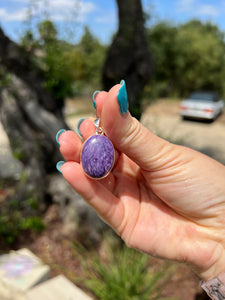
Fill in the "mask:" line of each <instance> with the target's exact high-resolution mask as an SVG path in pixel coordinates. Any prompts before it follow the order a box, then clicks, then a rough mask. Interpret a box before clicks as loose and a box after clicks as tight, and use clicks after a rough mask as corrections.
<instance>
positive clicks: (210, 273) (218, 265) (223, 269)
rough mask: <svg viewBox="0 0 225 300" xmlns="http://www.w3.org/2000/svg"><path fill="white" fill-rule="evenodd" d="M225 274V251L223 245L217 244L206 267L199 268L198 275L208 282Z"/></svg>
mask: <svg viewBox="0 0 225 300" xmlns="http://www.w3.org/2000/svg"><path fill="white" fill-rule="evenodd" d="M223 273H224V274H225V249H224V247H223V245H222V244H217V245H216V246H215V249H214V251H213V253H212V256H211V258H210V259H209V260H208V261H207V262H206V264H205V266H203V267H202V268H197V274H198V276H199V277H200V278H201V279H202V280H204V281H208V280H210V279H212V278H215V277H218V276H219V275H220V274H223ZM224 278H225V277H224Z"/></svg>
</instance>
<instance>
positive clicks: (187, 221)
mask: <svg viewBox="0 0 225 300" xmlns="http://www.w3.org/2000/svg"><path fill="white" fill-rule="evenodd" d="M122 89H124V85H123V86H122V87H121V85H116V86H114V87H113V88H112V89H111V90H110V91H109V92H108V93H107V92H100V93H98V94H97V96H96V97H95V102H96V106H97V109H96V114H97V116H98V117H99V118H100V119H101V124H102V127H103V129H104V132H105V133H106V135H107V136H108V138H109V139H110V140H111V141H112V143H113V144H114V146H115V148H116V161H115V165H114V168H113V170H112V171H111V173H110V174H109V175H108V176H107V177H106V178H104V179H101V180H93V179H90V178H88V177H87V176H86V175H85V174H84V172H83V170H82V167H81V165H80V152H81V148H82V141H81V139H80V138H79V137H78V136H77V135H76V134H75V133H74V132H72V131H65V132H63V133H61V134H60V135H59V136H58V142H59V144H60V151H61V153H62V155H63V156H64V158H65V160H66V163H64V164H62V163H60V164H59V165H58V167H59V168H60V171H61V172H62V174H63V176H64V177H65V179H66V180H67V181H68V182H69V183H70V184H71V186H72V187H73V188H74V189H75V190H76V191H77V192H78V193H79V194H81V195H82V196H83V197H84V198H85V199H86V201H87V202H88V203H89V204H90V205H91V206H92V207H93V208H94V209H95V210H96V211H97V212H98V214H99V215H100V216H101V218H103V219H104V220H105V222H107V223H108V224H109V225H110V226H111V227H112V228H113V229H114V230H115V231H116V232H117V233H118V234H119V235H120V236H121V237H122V239H123V240H124V241H125V242H126V244H127V245H128V246H130V247H134V248H136V249H138V250H140V251H144V252H146V253H148V254H151V255H155V256H157V257H161V258H166V259H172V260H177V261H181V262H186V263H188V264H190V265H191V266H192V267H193V268H194V270H195V271H196V273H197V274H198V275H199V276H200V277H201V278H202V279H204V280H207V279H210V278H212V277H215V276H217V275H218V274H219V273H221V272H224V270H225V250H224V247H225V217H224V216H225V167H224V166H223V165H222V164H220V163H218V162H216V161H214V160H213V159H211V158H209V157H207V156H205V155H203V154H201V153H199V152H196V151H194V150H191V149H189V148H186V147H183V146H177V145H174V144H171V143H169V142H167V141H165V140H163V139H161V138H159V137H157V136H155V135H154V134H152V133H151V132H150V131H149V130H148V129H146V128H145V127H143V126H142V125H141V124H140V123H139V122H138V121H137V120H136V119H134V118H132V116H131V115H130V114H129V112H128V111H126V101H127V99H125V98H126V97H125V96H126V95H125V94H124V95H123V97H124V99H122V101H123V102H122V103H121V102H120V101H119V102H120V106H119V104H118V101H117V95H118V93H119V90H120V91H121V90H122ZM120 100H121V99H120ZM121 111H122V113H121ZM80 132H81V134H82V136H83V138H84V139H87V138H88V137H89V136H90V135H93V134H95V126H94V124H93V121H92V120H91V119H86V120H84V121H83V122H82V123H81V125H80Z"/></svg>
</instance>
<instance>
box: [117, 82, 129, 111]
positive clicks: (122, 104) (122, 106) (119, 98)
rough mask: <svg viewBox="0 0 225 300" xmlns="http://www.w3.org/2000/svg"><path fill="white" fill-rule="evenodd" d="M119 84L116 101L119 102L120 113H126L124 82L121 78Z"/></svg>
mask: <svg viewBox="0 0 225 300" xmlns="http://www.w3.org/2000/svg"><path fill="white" fill-rule="evenodd" d="M120 84H121V87H120V89H119V93H118V95H117V101H118V103H119V107H120V113H121V114H126V113H127V111H128V106H129V104H128V96H127V90H126V84H125V81H124V80H121V82H120Z"/></svg>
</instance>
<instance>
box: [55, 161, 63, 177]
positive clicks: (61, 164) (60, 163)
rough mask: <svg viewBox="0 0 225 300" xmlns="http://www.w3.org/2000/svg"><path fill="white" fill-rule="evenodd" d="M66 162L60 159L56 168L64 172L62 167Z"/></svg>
mask: <svg viewBox="0 0 225 300" xmlns="http://www.w3.org/2000/svg"><path fill="white" fill-rule="evenodd" d="M64 164H65V161H59V162H58V163H57V164H56V169H57V170H58V171H59V173H60V174H62V172H61V167H62V166H63V165H64Z"/></svg>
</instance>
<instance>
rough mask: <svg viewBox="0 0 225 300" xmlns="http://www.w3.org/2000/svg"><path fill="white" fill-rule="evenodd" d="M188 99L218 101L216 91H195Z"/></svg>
mask: <svg viewBox="0 0 225 300" xmlns="http://www.w3.org/2000/svg"><path fill="white" fill-rule="evenodd" d="M188 99H191V100H195V101H207V102H214V101H217V95H216V93H204V92H195V93H192V94H191V95H190V96H189V97H188Z"/></svg>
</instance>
